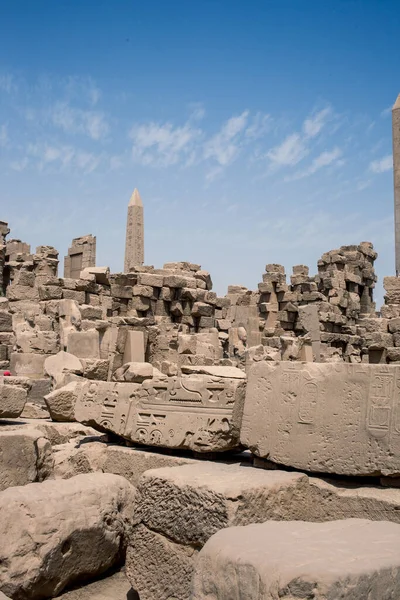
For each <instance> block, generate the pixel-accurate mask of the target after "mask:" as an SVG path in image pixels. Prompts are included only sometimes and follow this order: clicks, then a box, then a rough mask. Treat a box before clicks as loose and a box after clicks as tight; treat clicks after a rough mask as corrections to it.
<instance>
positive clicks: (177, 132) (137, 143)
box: [130, 122, 201, 166]
mask: <svg viewBox="0 0 400 600" xmlns="http://www.w3.org/2000/svg"><path fill="white" fill-rule="evenodd" d="M200 135H201V130H199V129H196V128H194V127H192V126H191V125H190V124H189V123H186V124H185V125H183V126H182V127H174V126H173V125H172V123H164V124H163V125H161V124H159V123H154V122H152V123H148V124H146V125H139V126H134V127H133V128H132V129H131V131H130V138H131V139H132V140H133V147H132V156H133V159H134V160H135V161H137V162H140V163H141V164H143V165H154V166H169V165H173V164H176V163H177V162H178V161H179V160H180V159H181V158H182V157H183V156H186V155H187V154H188V153H189V151H190V149H191V148H192V146H193V144H194V142H195V141H196V140H197V139H198V138H199V136H200Z"/></svg>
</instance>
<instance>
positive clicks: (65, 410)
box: [44, 381, 82, 421]
mask: <svg viewBox="0 0 400 600" xmlns="http://www.w3.org/2000/svg"><path fill="white" fill-rule="evenodd" d="M81 385H82V384H81V383H80V382H77V381H71V382H70V383H67V385H64V386H63V387H62V388H59V389H57V390H54V391H53V392H50V394H47V396H45V397H44V399H45V402H46V406H47V408H48V410H49V413H50V416H51V418H52V419H53V420H54V421H75V403H76V399H77V396H78V391H79V389H80V386H81Z"/></svg>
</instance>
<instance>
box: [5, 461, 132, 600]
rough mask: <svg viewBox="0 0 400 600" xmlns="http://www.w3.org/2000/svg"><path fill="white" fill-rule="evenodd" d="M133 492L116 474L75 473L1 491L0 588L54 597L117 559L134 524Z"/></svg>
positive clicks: (16, 599) (16, 594)
mask: <svg viewBox="0 0 400 600" xmlns="http://www.w3.org/2000/svg"><path fill="white" fill-rule="evenodd" d="M134 500H135V488H134V487H133V486H131V485H130V484H129V483H128V481H126V480H125V479H124V478H123V477H119V476H118V475H109V474H100V473H96V474H89V475H78V476H77V477H74V478H72V479H69V480H68V481H60V480H57V481H45V482H43V483H40V484H38V483H33V484H30V485H26V486H22V487H14V488H8V489H7V490H5V491H4V492H1V493H0V539H1V540H2V543H1V545H0V564H2V565H4V567H3V568H2V569H0V590H1V591H2V592H4V593H5V594H6V595H9V596H11V597H12V598H13V600H28V599H35V598H37V599H39V598H48V597H53V596H56V595H57V594H59V593H60V592H61V591H62V590H63V589H64V588H65V587H66V586H67V585H69V584H71V583H73V582H77V581H79V580H80V579H87V578H89V577H92V576H95V575H100V574H101V573H103V572H105V571H106V570H107V569H108V568H109V567H111V566H112V565H113V564H115V563H116V561H117V560H118V559H119V558H120V555H121V552H122V550H123V546H124V543H125V536H126V532H127V528H128V527H129V526H130V524H131V523H133V522H134Z"/></svg>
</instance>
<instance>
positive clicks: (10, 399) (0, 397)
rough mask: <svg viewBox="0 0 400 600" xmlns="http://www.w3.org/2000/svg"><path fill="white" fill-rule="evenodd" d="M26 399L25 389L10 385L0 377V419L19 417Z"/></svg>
mask: <svg viewBox="0 0 400 600" xmlns="http://www.w3.org/2000/svg"><path fill="white" fill-rule="evenodd" d="M27 398H28V394H27V391H26V389H24V388H23V387H22V386H19V385H10V384H8V382H7V383H6V382H5V381H4V378H3V377H0V418H13V417H19V415H20V414H21V413H22V411H23V410H24V406H25V403H26V400H27Z"/></svg>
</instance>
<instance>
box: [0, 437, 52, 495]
mask: <svg viewBox="0 0 400 600" xmlns="http://www.w3.org/2000/svg"><path fill="white" fill-rule="evenodd" d="M53 463H54V461H53V454H52V449H51V444H50V442H49V440H48V439H47V438H46V437H45V436H44V435H43V433H41V432H40V431H38V430H37V429H33V427H32V428H24V429H15V430H6V431H3V430H0V490H5V489H6V488H8V487H11V486H17V485H26V484H28V483H33V482H34V481H44V480H45V479H48V478H49V477H52V476H53Z"/></svg>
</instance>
